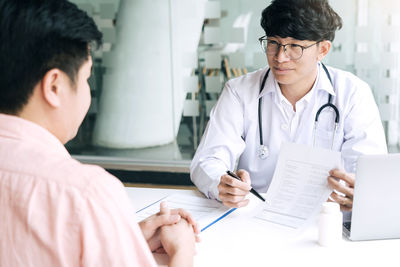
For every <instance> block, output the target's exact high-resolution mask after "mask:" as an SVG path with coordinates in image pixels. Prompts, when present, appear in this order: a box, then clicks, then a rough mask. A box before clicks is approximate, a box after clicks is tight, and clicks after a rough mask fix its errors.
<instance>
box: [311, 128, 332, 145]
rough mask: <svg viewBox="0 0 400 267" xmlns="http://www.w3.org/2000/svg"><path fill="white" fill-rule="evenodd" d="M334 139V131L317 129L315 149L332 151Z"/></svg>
mask: <svg viewBox="0 0 400 267" xmlns="http://www.w3.org/2000/svg"><path fill="white" fill-rule="evenodd" d="M333 138H334V130H326V129H323V128H317V129H316V130H315V136H314V140H315V147H320V148H326V149H331V148H332V142H333V141H334V140H333Z"/></svg>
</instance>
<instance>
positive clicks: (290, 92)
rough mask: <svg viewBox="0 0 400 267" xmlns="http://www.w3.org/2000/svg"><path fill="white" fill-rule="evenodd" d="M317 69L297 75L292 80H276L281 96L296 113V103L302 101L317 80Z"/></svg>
mask: <svg viewBox="0 0 400 267" xmlns="http://www.w3.org/2000/svg"><path fill="white" fill-rule="evenodd" d="M317 74H318V67H316V68H313V69H312V70H311V71H310V72H308V73H301V74H297V75H295V76H297V77H293V78H292V79H287V80H284V79H282V81H280V80H277V82H278V84H279V87H280V89H281V92H282V94H283V96H284V97H285V98H286V99H287V100H288V101H289V102H290V103H291V104H292V106H293V110H294V111H296V103H297V102H298V101H299V100H300V99H302V98H303V97H304V96H305V95H306V94H307V93H308V92H310V91H311V89H312V88H313V86H314V83H315V81H316V79H317Z"/></svg>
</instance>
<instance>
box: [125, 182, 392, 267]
mask: <svg viewBox="0 0 400 267" xmlns="http://www.w3.org/2000/svg"><path fill="white" fill-rule="evenodd" d="M127 192H128V195H129V197H130V199H131V200H132V203H133V205H134V207H135V209H136V210H139V209H141V208H144V207H146V206H148V205H149V204H151V203H154V202H156V201H158V200H159V199H161V198H163V197H166V196H168V195H171V194H175V193H179V194H187V195H198V196H201V195H202V194H201V193H199V192H198V191H196V190H179V189H157V188H135V187H129V188H127ZM257 201H258V200H257V199H256V198H255V197H250V204H249V206H248V207H245V208H241V209H238V210H237V211H235V212H233V213H231V214H230V215H228V216H227V217H225V218H224V219H223V220H221V221H219V222H218V223H216V224H214V225H213V226H212V227H210V228H208V229H207V230H205V231H204V232H202V233H201V234H200V237H201V242H200V243H198V244H197V245H196V250H197V255H196V256H195V260H194V262H195V266H318V267H320V266H335V267H336V266H363V265H368V266H400V256H399V254H400V253H399V252H400V239H390V240H374V241H358V242H354V241H349V240H347V239H346V238H343V240H342V241H341V242H340V244H339V245H338V246H335V247H321V246H319V245H318V243H317V238H318V231H317V226H316V224H313V225H311V226H310V227H309V228H307V230H305V231H304V232H302V233H297V234H295V235H293V234H288V233H287V231H284V230H283V228H280V227H279V226H274V225H272V224H264V223H260V222H258V221H257V220H249V216H246V215H248V214H249V213H250V212H251V211H252V210H254V206H255V205H256V204H257ZM399 227H400V226H399ZM155 258H156V260H157V262H158V263H159V264H160V265H161V266H163V265H165V264H166V263H167V262H168V258H167V257H165V256H163V255H155Z"/></svg>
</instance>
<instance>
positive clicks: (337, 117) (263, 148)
mask: <svg viewBox="0 0 400 267" xmlns="http://www.w3.org/2000/svg"><path fill="white" fill-rule="evenodd" d="M321 64H322V67H323V69H324V71H325V73H326V75H327V76H328V79H329V81H330V83H331V85H332V87H333V88H335V86H334V84H333V82H332V78H331V75H330V74H329V71H328V69H327V68H326V66H325V65H324V64H323V63H321ZM270 71H271V69H268V70H267V73H266V74H265V76H264V78H263V80H262V82H261V86H260V91H259V93H260V94H261V91H262V90H263V89H264V86H265V82H266V81H267V78H268V75H269V72H270ZM332 97H333V96H332V95H331V94H329V98H328V102H327V103H326V104H324V105H322V106H321V107H320V108H319V109H318V110H317V113H316V114H315V121H314V141H313V145H314V146H315V132H316V129H317V125H318V119H319V115H320V114H321V112H322V111H323V110H324V109H325V108H329V107H330V108H332V109H333V110H334V112H335V129H334V132H333V137H332V144H331V149H332V148H333V144H334V142H335V133H336V130H337V128H338V125H339V121H340V114H339V110H338V108H337V107H336V106H335V105H334V104H332ZM261 106H262V97H260V98H259V99H258V130H259V135H260V155H259V157H260V158H261V159H264V158H266V157H267V156H268V155H267V156H266V155H265V154H266V153H267V152H266V151H267V148H266V146H265V145H264V140H263V132H262V112H261Z"/></svg>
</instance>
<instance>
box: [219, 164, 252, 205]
mask: <svg viewBox="0 0 400 267" xmlns="http://www.w3.org/2000/svg"><path fill="white" fill-rule="evenodd" d="M236 175H237V176H239V177H240V179H241V180H242V181H239V180H238V179H235V178H233V177H231V176H229V175H228V174H224V175H222V176H221V180H220V182H219V185H218V191H219V199H221V201H222V203H223V204H224V205H225V206H227V207H230V208H240V207H244V206H246V205H247V204H249V200H248V199H246V195H247V194H248V193H249V191H250V189H251V180H250V174H249V173H248V172H247V171H245V170H238V171H237V172H236Z"/></svg>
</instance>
